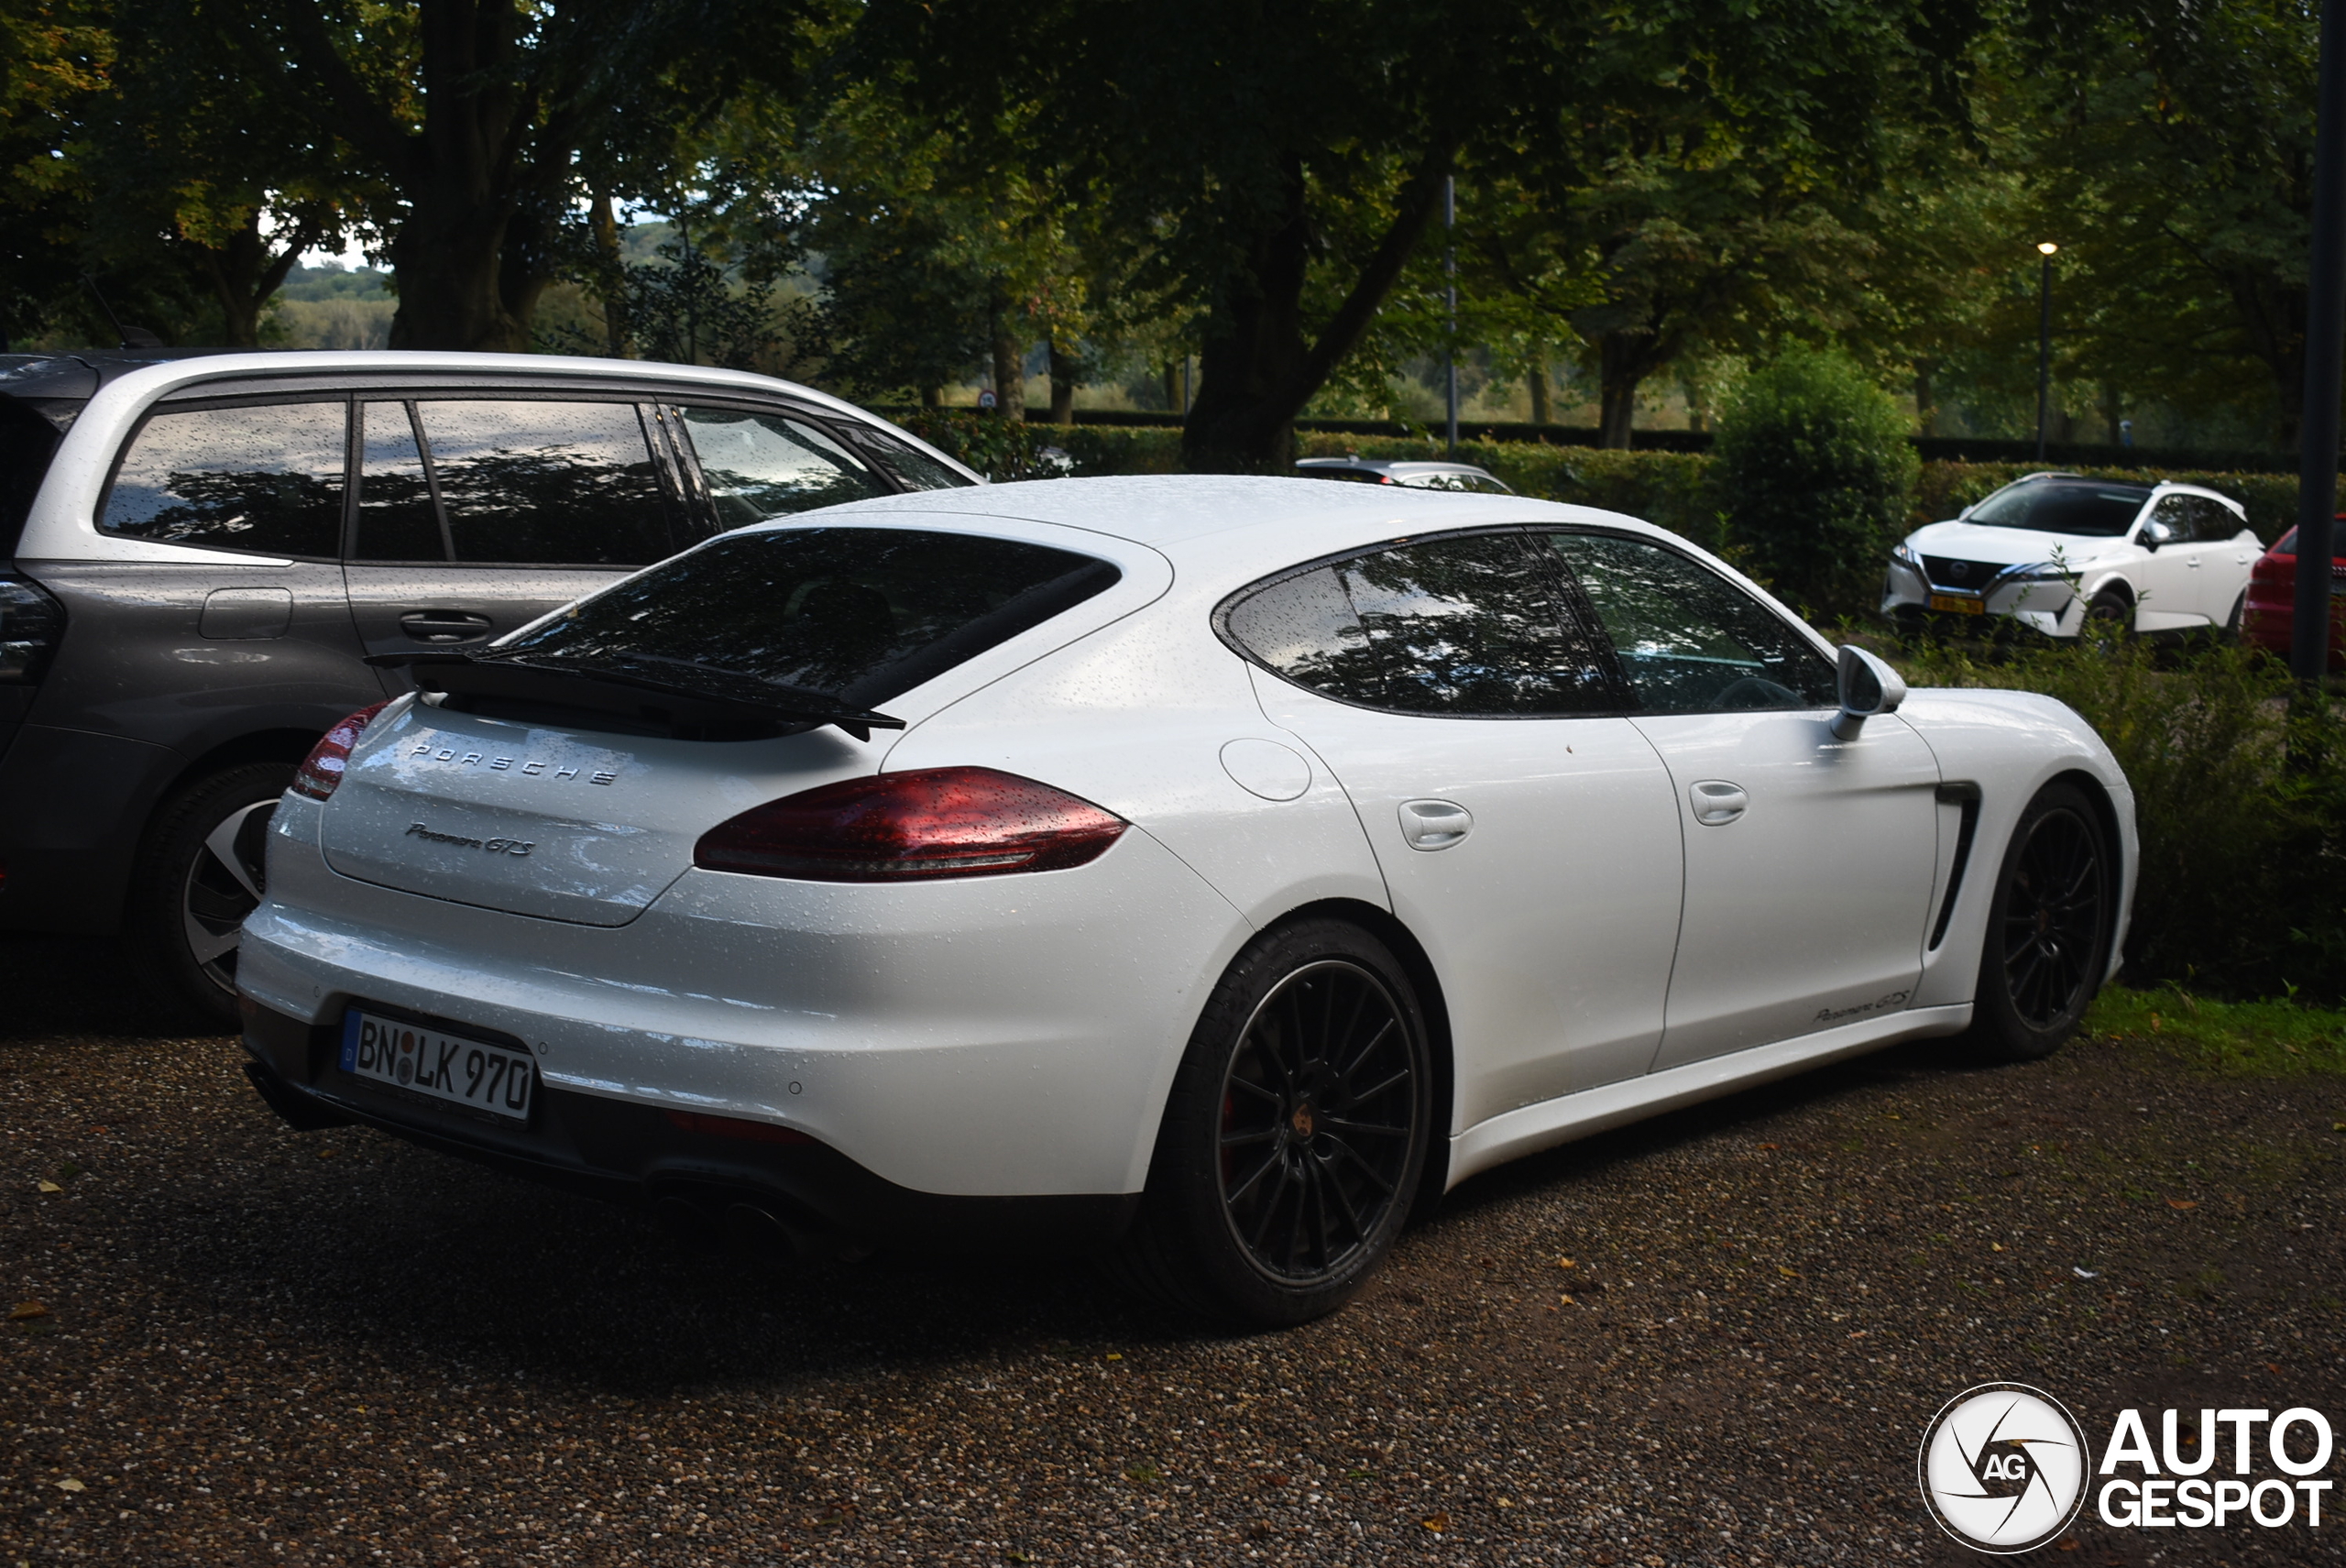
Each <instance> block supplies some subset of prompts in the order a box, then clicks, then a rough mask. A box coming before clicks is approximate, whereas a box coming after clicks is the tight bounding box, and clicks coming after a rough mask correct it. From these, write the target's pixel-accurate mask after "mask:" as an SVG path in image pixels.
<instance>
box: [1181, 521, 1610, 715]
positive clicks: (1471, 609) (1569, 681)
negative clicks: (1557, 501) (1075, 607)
mask: <svg viewBox="0 0 2346 1568" xmlns="http://www.w3.org/2000/svg"><path fill="white" fill-rule="evenodd" d="M1563 587H1564V583H1563V581H1562V575H1561V574H1559V573H1556V572H1554V571H1552V570H1551V569H1550V566H1549V564H1548V563H1546V562H1544V561H1543V560H1542V559H1541V558H1540V555H1539V554H1536V553H1535V552H1534V551H1533V550H1532V549H1531V547H1530V546H1529V543H1528V542H1527V541H1526V540H1525V538H1524V537H1523V536H1522V535H1521V534H1519V533H1486V534H1472V535H1466V536H1464V537H1459V538H1452V539H1435V540H1429V541H1426V542H1425V543H1418V544H1403V545H1398V546H1396V547H1394V548H1392V549H1388V550H1380V551H1377V552H1376V553H1375V554H1367V555H1358V556H1354V557H1353V558H1352V559H1351V560H1348V561H1340V562H1337V563H1335V564H1333V565H1329V566H1324V567H1321V568H1319V569H1317V570H1315V571H1311V572H1307V573H1304V574H1302V575H1300V576H1295V577H1289V578H1288V579H1286V580H1284V581H1282V582H1278V583H1274V584H1272V585H1270V586H1269V587H1266V588H1265V589H1263V590H1262V591H1260V592H1258V593H1256V594H1255V595H1252V596H1250V597H1249V598H1246V599H1244V600H1242V601H1241V602H1240V603H1239V604H1238V605H1236V606H1235V607H1233V609H1232V610H1231V612H1230V615H1229V618H1228V620H1227V621H1226V623H1225V624H1226V625H1227V626H1228V628H1229V630H1230V634H1231V635H1232V637H1233V638H1234V639H1236V640H1237V641H1238V642H1239V644H1240V645H1241V646H1242V647H1244V648H1245V649H1246V650H1247V651H1248V652H1252V653H1253V654H1254V655H1255V657H1256V658H1258V659H1261V660H1262V661H1263V662H1264V663H1267V664H1269V665H1270V666H1271V667H1272V668H1273V669H1276V670H1277V671H1278V672H1279V673H1280V674H1284V675H1286V676H1287V677H1288V679H1290V680H1293V681H1295V682H1296V683H1297V684H1298V685H1304V686H1309V687H1310V688H1311V689H1313V690H1315V691H1320V692H1324V693H1325V694H1327V695H1328V696H1335V697H1341V698H1343V699H1344V700H1346V701H1349V702H1357V703H1362V704H1365V705H1367V706H1370V707H1385V708H1391V709H1395V710H1398V711H1400V712H1405V713H1437V714H1446V715H1451V716H1453V717H1469V716H1477V715H1481V716H1499V715H1512V716H1524V715H1538V714H1564V713H1593V712H1609V711H1613V710H1616V709H1617V708H1618V707H1620V706H1621V697H1620V695H1619V691H1618V686H1617V676H1616V674H1615V669H1614V665H1613V662H1612V660H1611V658H1610V657H1609V656H1608V654H1607V652H1606V649H1605V646H1604V642H1603V639H1602V638H1601V636H1599V635H1597V634H1596V633H1595V630H1594V629H1593V628H1591V627H1590V626H1588V625H1587V624H1586V623H1585V622H1584V620H1582V618H1581V617H1580V616H1579V615H1577V614H1575V613H1574V612H1573V608H1572V607H1571V606H1570V605H1569V603H1568V601H1567V596H1566V595H1565V593H1564V592H1562V589H1563Z"/></svg>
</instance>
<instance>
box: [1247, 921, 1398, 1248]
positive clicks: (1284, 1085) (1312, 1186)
mask: <svg viewBox="0 0 2346 1568" xmlns="http://www.w3.org/2000/svg"><path fill="white" fill-rule="evenodd" d="M1419 1080H1420V1074H1419V1072H1418V1070H1417V1052H1416V1051H1414V1050H1413V1049H1412V1048H1411V1045H1410V1040H1409V1025H1408V1024H1407V1023H1405V1022H1404V1021H1403V1018H1402V1014H1401V1008H1400V1004H1399V1003H1397V1002H1396V1001H1395V1000H1394V999H1393V997H1392V995H1391V993H1390V992H1387V990H1386V988H1385V986H1384V984H1383V982H1382V981H1379V980H1378V979H1377V978H1376V975H1375V974H1373V973H1371V972H1370V971H1369V970H1365V969H1364V968H1362V967H1361V966H1360V965H1359V964H1357V963H1354V962H1352V961H1349V960H1346V959H1322V960H1321V961H1320V962H1317V963H1312V964H1307V965H1305V966H1304V967H1303V968H1301V969H1299V970H1295V971H1294V972H1293V973H1291V974H1289V975H1288V977H1287V978H1286V979H1285V980H1283V981H1280V982H1279V983H1278V986H1277V989H1276V990H1274V991H1273V992H1271V993H1270V994H1269V995H1268V996H1266V997H1265V998H1264V999H1263V1001H1262V1003H1260V1004H1259V1005H1258V1006H1257V1007H1256V1008H1255V1015H1254V1016H1253V1017H1252V1018H1250V1019H1249V1020H1248V1021H1247V1024H1246V1026H1245V1028H1244V1029H1243V1030H1242V1031H1240V1033H1239V1036H1238V1039H1237V1042H1236V1045H1235V1046H1234V1047H1233V1049H1232V1051H1231V1054H1230V1065H1229V1067H1228V1069H1226V1070H1225V1072H1224V1075H1223V1078H1222V1125H1221V1129H1220V1134H1221V1151H1222V1153H1221V1161H1220V1170H1219V1175H1220V1178H1221V1196H1222V1218H1223V1219H1224V1220H1225V1221H1226V1222H1227V1223H1229V1226H1230V1232H1231V1235H1232V1237H1233V1239H1234V1240H1235V1241H1236V1242H1237V1243H1238V1245H1240V1246H1241V1247H1243V1248H1244V1249H1245V1252H1246V1255H1247V1256H1248V1258H1250V1259H1251V1260H1252V1261H1253V1263H1254V1265H1255V1267H1256V1268H1259V1269H1261V1270H1262V1271H1263V1272H1264V1273H1265V1274H1266V1275H1267V1276H1269V1277H1271V1278H1274V1279H1277V1280H1278V1281H1280V1282H1281V1283H1283V1284H1291V1285H1305V1286H1309V1285H1316V1284H1321V1283H1323V1282H1325V1281H1326V1280H1328V1279H1330V1278H1332V1277H1335V1276H1337V1275H1339V1274H1341V1273H1342V1272H1343V1270H1344V1268H1345V1267H1346V1266H1348V1265H1349V1264H1351V1263H1352V1262H1354V1259H1355V1258H1356V1257H1357V1256H1358V1255H1359V1254H1360V1253H1361V1251H1362V1250H1363V1249H1364V1248H1365V1247H1368V1246H1370V1245H1374V1242H1375V1239H1376V1234H1377V1231H1378V1228H1379V1224H1380V1222H1382V1221H1383V1219H1384V1218H1385V1214H1386V1212H1387V1210H1388V1209H1389V1208H1390V1207H1391V1206H1392V1205H1393V1204H1395V1203H1397V1202H1401V1201H1405V1199H1404V1197H1403V1194H1402V1190H1401V1181H1402V1179H1403V1178H1404V1176H1406V1175H1407V1173H1408V1170H1409V1156H1410V1146H1411V1143H1412V1140H1413V1139H1414V1138H1415V1137H1416V1136H1417V1132H1418V1124H1419V1122H1420V1116H1419V1114H1418V1101H1419V1099H1420V1096H1421V1095H1422V1094H1423V1092H1424V1088H1425V1086H1424V1085H1423V1084H1422V1083H1421V1082H1420V1081H1419Z"/></svg>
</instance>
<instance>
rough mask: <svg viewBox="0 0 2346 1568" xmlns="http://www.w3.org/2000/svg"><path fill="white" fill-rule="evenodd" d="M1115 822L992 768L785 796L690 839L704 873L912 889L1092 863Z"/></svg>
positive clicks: (1119, 824) (1118, 822)
mask: <svg viewBox="0 0 2346 1568" xmlns="http://www.w3.org/2000/svg"><path fill="white" fill-rule="evenodd" d="M1124 827H1125V823H1124V818H1123V817H1117V816H1115V815H1113V813H1110V812H1106V811H1102V810H1101V809H1100V808H1099V807H1098V806H1094V805H1092V804H1091V802H1090V801H1088V800H1081V799H1079V798H1077V797H1076V796H1074V795H1069V794H1068V793H1067V792H1066V791H1065V790H1058V789H1053V788H1052V787H1051V786H1050V785H1048V784H1036V782H1035V781H1034V780H1033V779H1022V778H1020V777H1019V776H1018V775H1017V774H1015V773H1000V772H997V771H996V770H994V769H992V768H923V769H920V770H918V771H916V772H913V773H882V774H880V775H879V776H877V777H876V778H866V779H846V780H843V781H841V782H840V783H839V784H823V785H821V786H820V787H818V788H816V789H810V790H805V791H802V792H800V793H799V794H797V795H785V796H784V797H783V798H782V799H780V800H776V801H770V802H768V803H767V804H765V805H764V806H755V807H753V808H751V810H748V811H745V812H743V813H741V815H740V816H739V817H734V818H732V819H731V820H729V821H726V822H720V823H718V825H717V826H716V827H714V828H710V829H709V830H708V831H707V833H705V834H703V835H701V840H700V842H699V843H698V844H697V845H696V846H694V849H693V864H695V865H696V866H699V867H701V868H702V869H703V870H705V871H713V872H743V873H745V874H747V875H750V876H775V877H794V878H798V879H801V880H804V881H807V882H924V881H927V880H928V879H930V878H933V877H954V876H1002V875H1004V874H1006V873H1008V872H1056V871H1065V870H1067V869H1068V868H1069V867H1070V866H1080V865H1082V864H1084V863H1085V862H1087V861H1092V860H1096V859H1098V858H1099V856H1100V855H1101V854H1102V853H1103V852H1104V851H1105V850H1107V848H1108V846H1109V845H1111V844H1113V843H1114V842H1115V841H1116V839H1117V837H1118V835H1120V834H1122V833H1123V832H1124Z"/></svg>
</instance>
